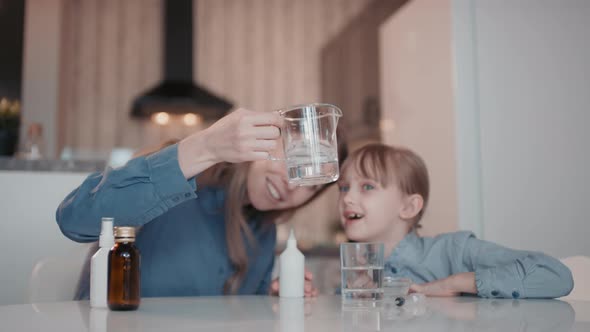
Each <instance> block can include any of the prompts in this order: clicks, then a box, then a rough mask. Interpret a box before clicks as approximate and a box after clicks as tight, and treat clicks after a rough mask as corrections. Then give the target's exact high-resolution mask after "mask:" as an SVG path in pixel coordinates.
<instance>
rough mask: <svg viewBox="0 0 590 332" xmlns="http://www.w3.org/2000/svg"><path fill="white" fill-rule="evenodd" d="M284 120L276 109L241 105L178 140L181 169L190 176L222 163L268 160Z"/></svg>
mask: <svg viewBox="0 0 590 332" xmlns="http://www.w3.org/2000/svg"><path fill="white" fill-rule="evenodd" d="M282 123H283V118H282V117H281V116H280V115H279V114H278V113H276V112H255V111H250V110H247V109H244V108H239V109H237V110H235V111H233V112H231V113H230V114H228V115H226V116H224V117H223V118H221V119H220V120H218V121H217V122H215V123H214V124H213V125H211V127H209V128H207V129H205V130H203V131H200V132H197V133H195V134H193V135H191V136H189V137H187V138H185V139H184V140H182V141H181V142H180V143H179V145H178V162H179V164H180V168H181V170H182V172H183V174H184V175H185V177H186V178H187V179H188V178H191V177H193V176H195V175H197V174H199V173H200V172H202V171H204V170H205V169H207V168H209V167H210V166H212V165H214V164H217V163H220V162H230V163H240V162H245V161H254V160H260V159H267V158H268V156H269V152H270V151H273V150H275V149H276V148H277V146H278V138H279V137H280V130H279V128H280V127H281V125H282Z"/></svg>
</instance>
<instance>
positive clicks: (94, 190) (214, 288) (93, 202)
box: [56, 145, 276, 297]
mask: <svg viewBox="0 0 590 332" xmlns="http://www.w3.org/2000/svg"><path fill="white" fill-rule="evenodd" d="M224 203H225V192H224V190H222V189H220V188H213V187H201V186H199V188H197V185H196V181H195V180H194V179H190V180H186V179H185V178H184V175H183V174H182V171H181V170H180V166H179V164H178V148H177V145H173V146H170V147H167V148H165V149H163V150H161V151H159V152H157V153H155V154H152V155H150V156H147V157H139V158H135V159H133V160H131V161H129V162H128V163H127V165H125V166H123V167H121V168H117V169H110V168H109V169H107V170H106V171H105V172H104V173H96V174H92V175H90V176H89V177H88V178H87V179H86V180H85V181H84V182H83V183H82V185H81V186H80V187H78V188H77V189H75V190H74V191H73V192H72V193H70V194H69V195H68V196H67V197H66V198H65V199H64V201H63V202H62V203H61V205H60V206H59V208H58V209H57V213H56V219H57V223H58V225H59V227H60V229H61V231H62V232H63V234H64V235H65V236H67V237H68V238H70V239H72V240H74V241H76V242H93V241H97V240H98V236H99V234H100V227H101V225H100V222H101V217H103V216H104V217H114V218H115V226H123V225H124V226H136V227H141V228H140V230H139V232H138V234H137V237H136V246H137V248H138V249H139V250H140V253H141V295H142V297H156V296H157V297H164V296H198V295H222V294H223V285H224V283H225V281H226V280H227V279H228V278H229V277H230V276H232V275H233V273H234V271H235V270H234V267H233V266H232V264H231V261H230V259H229V254H228V249H227V244H226V238H225V216H224ZM248 226H249V227H250V229H251V230H252V233H253V235H254V238H255V240H256V243H255V244H254V246H250V245H246V247H247V251H248V257H249V261H248V270H247V271H246V274H245V276H244V278H243V281H242V283H241V286H240V288H239V290H238V294H268V291H269V286H270V278H271V272H272V268H273V263H274V248H275V244H276V228H275V225H274V224H268V223H261V222H258V221H257V220H250V221H248ZM244 243H245V244H247V241H246V240H245V239H244ZM81 285H85V286H84V287H88V283H87V282H84V281H81ZM79 293H80V292H79ZM82 293H86V294H87V293H88V292H84V290H82Z"/></svg>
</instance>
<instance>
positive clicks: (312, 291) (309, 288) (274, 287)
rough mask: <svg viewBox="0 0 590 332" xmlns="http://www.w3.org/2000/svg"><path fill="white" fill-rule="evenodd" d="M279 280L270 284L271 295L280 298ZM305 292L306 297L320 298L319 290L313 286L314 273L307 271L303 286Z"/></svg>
mask: <svg viewBox="0 0 590 332" xmlns="http://www.w3.org/2000/svg"><path fill="white" fill-rule="evenodd" d="M279 289H280V284H279V278H276V279H275V280H273V281H272V283H271V284H270V295H273V296H278V295H279ZM303 292H304V294H303V295H304V296H305V297H316V296H318V293H319V291H318V289H317V288H315V287H314V286H313V273H311V272H309V271H308V270H307V269H305V285H304V286H303Z"/></svg>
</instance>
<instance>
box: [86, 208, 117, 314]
mask: <svg viewBox="0 0 590 332" xmlns="http://www.w3.org/2000/svg"><path fill="white" fill-rule="evenodd" d="M113 221H114V220H113V218H102V222H101V230H100V238H99V240H98V251H97V252H96V253H95V254H94V255H93V256H92V259H91V260H90V306H91V307H93V308H106V307H107V287H108V286H107V277H108V271H109V251H110V250H111V248H112V247H113V245H115V238H114V237H113Z"/></svg>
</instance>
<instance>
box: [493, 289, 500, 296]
mask: <svg viewBox="0 0 590 332" xmlns="http://www.w3.org/2000/svg"><path fill="white" fill-rule="evenodd" d="M498 294H500V292H498V291H497V290H493V291H492V296H498Z"/></svg>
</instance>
